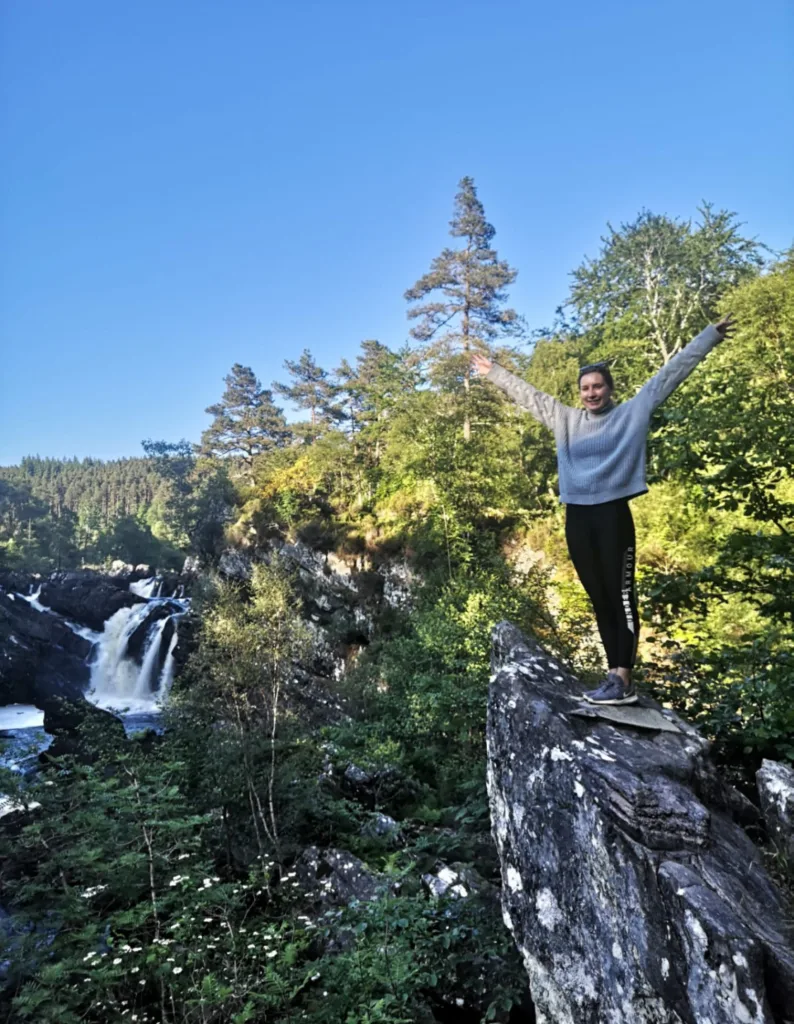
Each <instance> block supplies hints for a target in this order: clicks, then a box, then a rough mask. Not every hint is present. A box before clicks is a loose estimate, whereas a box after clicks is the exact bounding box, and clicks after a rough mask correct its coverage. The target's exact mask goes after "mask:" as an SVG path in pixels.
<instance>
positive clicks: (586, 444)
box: [472, 316, 734, 704]
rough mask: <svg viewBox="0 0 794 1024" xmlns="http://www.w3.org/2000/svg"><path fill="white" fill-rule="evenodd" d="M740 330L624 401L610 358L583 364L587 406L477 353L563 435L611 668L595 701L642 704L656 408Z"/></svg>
mask: <svg viewBox="0 0 794 1024" xmlns="http://www.w3.org/2000/svg"><path fill="white" fill-rule="evenodd" d="M733 326H734V324H733V319H732V317H731V316H728V317H726V318H725V319H724V320H721V321H720V322H719V323H718V324H716V325H713V324H712V325H709V326H708V327H707V328H706V329H705V331H703V332H702V333H700V334H699V335H698V336H697V337H696V338H695V339H694V341H691V342H690V343H689V344H688V345H687V346H686V347H685V348H683V349H682V350H681V351H680V352H679V353H678V354H677V355H676V356H674V357H673V358H672V359H671V360H670V362H669V363H666V364H665V365H664V366H663V367H662V368H661V370H659V372H658V373H657V374H656V375H655V376H654V377H651V379H650V380H649V381H648V383H647V384H645V386H644V387H643V388H642V389H641V390H640V391H639V392H638V393H637V394H636V395H635V396H634V398H632V399H630V400H629V401H628V402H623V403H621V404H620V405H616V404H615V403H614V402H613V401H612V392H613V390H614V383H613V381H612V374H611V373H610V372H609V368H608V367H607V366H606V364H605V363H596V364H594V365H592V366H583V367H582V369H581V370H580V371H579V397H580V398H581V401H582V406H583V408H581V409H573V408H571V407H570V406H567V405H563V404H562V402H558V401H557V399H556V398H552V396H551V395H547V394H545V392H543V391H538V389H537V388H534V387H533V386H532V385H531V384H527V382H526V381H523V380H521V379H520V378H518V377H516V376H514V375H513V374H512V373H510V372H509V371H507V370H505V369H504V368H503V367H501V366H499V365H497V364H496V363H492V362H491V361H490V360H488V359H486V358H485V357H484V356H480V355H475V356H473V357H472V365H473V368H474V370H475V371H476V372H477V373H479V374H482V375H483V376H485V377H486V378H487V379H488V380H490V381H492V382H493V383H494V384H496V385H497V387H500V388H501V389H502V390H503V391H504V392H505V393H506V394H507V395H508V396H509V397H510V398H512V399H513V401H514V402H515V403H516V404H517V405H520V406H521V407H522V408H523V409H526V410H527V411H528V412H530V413H531V414H532V415H533V416H534V417H535V419H536V420H539V421H540V422H541V423H542V424H543V425H544V426H545V427H548V428H549V430H553V431H554V437H555V440H556V442H557V469H558V471H559V477H560V500H561V501H563V502H564V503H565V505H566V515H565V539H566V541H567V543H568V553H569V554H570V556H571V561H572V562H573V565H574V568H575V569H576V572H577V574H578V576H579V579H580V580H581V581H582V585H583V586H584V588H585V590H586V591H587V595H588V597H589V598H590V600H591V602H592V604H593V610H594V612H595V616H596V622H597V623H598V631H599V633H600V634H601V641H602V643H603V644H604V648H605V650H606V656H607V665H608V666H609V671H608V674H607V678H606V680H605V681H604V682H603V683H602V684H601V686H599V687H598V689H596V690H591V691H590V692H589V693H586V694H585V695H584V697H585V700H588V701H590V702H591V703H592V704H633V703H634V702H635V701H636V700H637V694H636V691H635V689H634V684H633V683H632V680H631V670H632V668H633V667H634V660H635V657H636V654H637V640H638V637H639V615H638V614H637V598H636V592H635V587H634V564H635V539H634V521H633V519H632V516H631V510H630V509H629V501H630V500H631V499H632V498H635V497H637V495H638V494H644V493H645V492H646V491H647V490H648V488H647V486H646V483H645V443H646V439H647V436H648V427H649V425H650V420H651V414H652V413H653V411H654V409H656V408H657V406H659V405H661V403H662V402H663V401H664V400H665V399H666V398H668V397H669V396H670V395H671V394H672V393H673V391H674V390H675V389H676V388H677V387H678V385H679V384H680V383H681V382H682V381H684V380H686V378H687V377H688V376H689V374H690V373H691V372H692V371H693V370H694V369H695V367H696V366H697V365H698V363H699V362H701V361H702V360H703V359H704V358H705V356H706V355H708V353H709V352H710V351H711V349H712V348H714V346H715V345H717V344H718V343H719V342H720V341H722V340H723V339H724V338H726V337H727V335H728V334H729V333H730V331H731V329H732V328H733Z"/></svg>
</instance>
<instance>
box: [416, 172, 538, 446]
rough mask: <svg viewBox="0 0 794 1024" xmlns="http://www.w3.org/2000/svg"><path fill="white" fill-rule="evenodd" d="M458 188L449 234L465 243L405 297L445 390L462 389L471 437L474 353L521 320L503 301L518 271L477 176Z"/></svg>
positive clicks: (449, 251)
mask: <svg viewBox="0 0 794 1024" xmlns="http://www.w3.org/2000/svg"><path fill="white" fill-rule="evenodd" d="M459 188H460V191H459V192H458V194H457V196H456V197H455V210H454V214H453V217H452V221H451V222H450V234H451V235H452V237H453V238H459V239H461V240H462V243H463V244H462V245H461V247H460V248H457V249H451V248H446V249H444V251H443V252H442V253H441V255H440V256H436V258H435V259H434V260H433V262H432V264H431V266H430V270H429V271H428V273H427V274H425V275H424V277H421V278H420V279H419V280H418V281H417V282H416V284H415V285H414V286H413V287H412V288H409V289H408V291H407V292H406V293H405V298H406V299H407V300H408V302H409V303H412V305H411V308H410V309H409V310H408V317H409V319H411V320H416V321H417V324H416V326H415V327H413V328H412V330H411V334H412V336H413V337H414V338H416V339H417V341H419V342H421V343H422V345H423V354H424V356H425V358H426V359H427V360H428V361H429V363H430V366H431V376H432V377H433V379H434V380H435V381H436V383H438V384H440V385H441V386H442V387H444V388H445V389H449V390H452V391H458V390H461V391H462V392H463V401H464V421H463V436H464V438H465V439H466V440H467V441H468V440H469V438H470V436H471V420H470V396H469V392H470V389H471V368H470V359H471V355H472V353H474V352H480V353H482V354H483V355H486V356H489V355H491V354H492V345H493V343H494V342H495V341H496V340H497V339H498V338H499V337H500V336H507V335H511V334H515V333H517V331H518V330H519V328H520V321H519V318H518V316H517V314H516V312H515V310H513V309H507V308H505V305H504V304H505V302H506V301H507V294H506V292H505V289H506V288H507V286H508V285H510V284H512V283H513V281H515V279H516V274H517V271H515V270H513V269H512V267H510V265H509V264H508V263H507V262H506V261H505V260H500V259H499V258H498V256H497V253H496V250H495V249H493V248H492V246H491V243H492V241H493V237H494V234H495V231H494V228H493V227H492V226H491V225H490V224H489V223H488V221H487V220H486V219H485V210H484V209H483V205H482V203H481V202H480V200H479V199H478V197H477V189H476V187H475V185H474V181H473V179H472V178H462V179H461V182H460V185H459Z"/></svg>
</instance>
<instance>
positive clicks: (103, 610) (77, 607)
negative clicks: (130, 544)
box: [39, 570, 145, 630]
mask: <svg viewBox="0 0 794 1024" xmlns="http://www.w3.org/2000/svg"><path fill="white" fill-rule="evenodd" d="M39 600H40V601H41V603H42V604H43V605H45V606H46V607H47V608H51V609H52V610H53V611H54V612H57V613H58V614H59V615H63V616H65V617H66V618H67V619H71V620H73V621H74V622H79V623H80V625H82V626H89V627H90V628H91V629H95V630H102V628H103V627H104V625H105V623H106V622H107V620H108V619H109V618H110V617H111V615H114V614H115V613H116V612H117V611H118V610H119V609H120V608H131V607H132V606H133V605H134V604H139V603H140V602H141V601H144V600H145V598H143V597H139V596H138V595H137V594H133V593H131V592H130V589H129V582H128V581H127V578H126V577H123V576H105V575H103V574H101V573H96V572H90V571H88V570H83V571H80V572H56V573H53V574H52V576H50V578H49V579H48V580H47V581H46V582H45V583H44V585H43V586H42V588H41V596H40V598H39Z"/></svg>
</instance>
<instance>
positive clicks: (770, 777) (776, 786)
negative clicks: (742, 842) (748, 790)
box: [755, 761, 794, 865]
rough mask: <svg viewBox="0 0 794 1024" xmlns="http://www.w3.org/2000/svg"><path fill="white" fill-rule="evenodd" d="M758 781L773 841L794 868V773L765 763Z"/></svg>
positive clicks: (777, 764) (758, 773) (757, 773)
mask: <svg viewBox="0 0 794 1024" xmlns="http://www.w3.org/2000/svg"><path fill="white" fill-rule="evenodd" d="M755 778H756V782H757V784H758V794H759V796H760V797H761V807H762V808H763V812H764V821H765V823H766V828H767V832H768V834H769V838H770V839H771V840H772V842H773V843H774V844H775V846H776V847H777V848H778V849H779V850H780V852H781V853H783V854H784V855H785V856H786V857H787V858H788V860H789V862H790V863H791V864H792V865H794V771H792V769H791V768H789V767H788V766H787V765H785V764H780V763H779V762H777V761H762V762H761V767H760V768H759V769H758V771H757V772H756V776H755Z"/></svg>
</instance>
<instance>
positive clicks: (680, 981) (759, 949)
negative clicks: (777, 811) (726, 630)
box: [488, 623, 794, 1024]
mask: <svg viewBox="0 0 794 1024" xmlns="http://www.w3.org/2000/svg"><path fill="white" fill-rule="evenodd" d="M493 668H494V676H493V679H492V683H491V689H490V696H489V705H488V790H489V797H490V803H491V818H492V827H493V834H494V838H495V840H496V844H497V848H498V851H499V856H500V860H501V869H502V884H503V888H502V908H503V915H504V919H505V923H506V924H507V926H508V927H509V928H510V930H511V931H512V933H513V935H514V937H515V941H516V943H517V945H518V947H519V950H520V952H521V954H522V956H523V958H524V962H525V965H526V968H527V972H528V974H529V980H530V988H531V990H532V998H533V1001H534V1003H535V1006H536V1010H537V1019H538V1021H540V1022H546V1024H682V1022H686V1024H736V1022H739V1021H742V1022H748V1024H783V1022H784V1021H786V1020H791V1019H792V1009H791V1008H792V1007H794V950H793V949H792V939H793V938H794V932H792V923H791V921H792V919H791V916H790V908H789V907H787V905H786V904H785V901H784V899H783V897H782V895H781V894H780V892H779V891H778V890H777V889H776V888H775V886H774V884H773V883H772V882H771V880H770V879H769V877H768V876H767V874H766V872H765V871H764V868H763V865H762V862H761V860H760V857H759V854H758V852H757V850H756V849H755V847H754V846H753V844H752V843H751V842H750V840H749V839H748V837H747V835H746V834H745V833H744V831H743V830H742V829H741V827H740V826H739V825H738V824H737V823H736V821H735V820H734V817H733V815H734V813H735V810H736V807H737V806H738V804H737V802H736V801H735V800H734V799H733V798H732V796H731V792H730V790H729V788H728V787H727V786H725V785H723V783H722V782H721V781H720V779H719V777H718V775H717V773H716V771H715V769H714V767H713V765H712V762H711V761H710V758H709V751H708V745H707V744H706V742H705V741H704V740H703V739H702V738H701V737H700V736H699V735H698V734H697V733H696V732H695V731H694V730H693V729H692V728H691V727H690V726H688V725H687V724H686V723H684V722H683V721H681V720H680V719H678V718H676V716H674V715H672V714H671V713H668V712H662V710H661V709H660V708H659V707H658V705H655V704H653V703H652V702H650V701H643V702H642V703H644V704H645V705H646V706H647V707H648V708H649V709H650V710H653V711H655V712H660V713H662V714H664V715H665V716H666V717H667V718H668V719H669V720H670V721H671V723H672V724H674V725H675V726H677V727H678V731H676V732H668V731H662V730H651V729H648V728H643V727H639V726H636V725H620V724H617V723H615V722H610V721H607V720H605V719H603V718H601V717H600V716H598V715H597V714H593V713H591V712H589V711H588V710H587V709H582V705H581V704H580V701H579V699H578V695H579V693H581V687H580V685H579V684H578V683H577V681H576V679H574V678H573V677H572V676H571V675H570V674H568V673H567V672H565V671H564V670H563V669H562V668H561V667H560V665H559V664H558V663H557V662H555V660H554V659H553V658H550V657H549V656H548V655H547V654H546V653H545V652H544V651H543V650H542V649H541V648H540V647H538V646H537V645H536V644H535V643H533V642H531V641H529V640H527V639H526V638H525V637H524V636H523V635H522V634H521V633H520V632H519V631H518V630H516V629H515V628H514V627H512V626H511V625H509V624H508V623H502V624H501V625H500V626H498V627H497V628H496V630H495V631H494V650H493ZM583 710H584V712H585V713H584V714H582V713H581V712H582V711H583Z"/></svg>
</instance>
